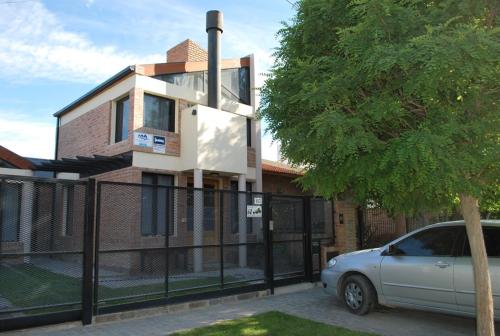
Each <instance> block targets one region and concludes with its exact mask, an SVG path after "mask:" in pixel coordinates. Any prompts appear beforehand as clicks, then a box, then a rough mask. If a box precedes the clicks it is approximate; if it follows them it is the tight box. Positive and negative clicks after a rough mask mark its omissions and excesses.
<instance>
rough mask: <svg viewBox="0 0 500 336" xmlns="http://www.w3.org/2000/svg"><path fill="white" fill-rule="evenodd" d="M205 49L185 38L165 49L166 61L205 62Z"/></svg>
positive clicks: (206, 56) (206, 58)
mask: <svg viewBox="0 0 500 336" xmlns="http://www.w3.org/2000/svg"><path fill="white" fill-rule="evenodd" d="M207 60H208V54H207V51H206V50H205V49H203V48H201V47H200V46H199V45H198V44H196V43H195V42H193V41H192V40H190V39H187V40H185V41H183V42H181V43H179V44H178V45H176V46H175V47H172V48H171V49H169V50H168V51H167V62H168V63H175V62H206V61H207Z"/></svg>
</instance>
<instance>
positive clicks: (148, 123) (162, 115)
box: [144, 94, 175, 132]
mask: <svg viewBox="0 0 500 336" xmlns="http://www.w3.org/2000/svg"><path fill="white" fill-rule="evenodd" d="M144 127H150V128H154V129H158V130H163V131H169V132H175V101H174V100H172V99H168V98H164V97H158V96H153V95H149V94H144Z"/></svg>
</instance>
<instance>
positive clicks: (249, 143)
mask: <svg viewBox="0 0 500 336" xmlns="http://www.w3.org/2000/svg"><path fill="white" fill-rule="evenodd" d="M247 147H252V119H250V118H247Z"/></svg>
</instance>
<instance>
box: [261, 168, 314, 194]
mask: <svg viewBox="0 0 500 336" xmlns="http://www.w3.org/2000/svg"><path fill="white" fill-rule="evenodd" d="M296 178H297V177H292V176H286V175H277V174H269V173H266V172H265V171H263V172H262V191H263V192H268V193H273V194H286V195H308V193H304V192H303V191H302V189H301V188H300V187H299V186H298V184H297V183H295V182H293V180H294V179H296Z"/></svg>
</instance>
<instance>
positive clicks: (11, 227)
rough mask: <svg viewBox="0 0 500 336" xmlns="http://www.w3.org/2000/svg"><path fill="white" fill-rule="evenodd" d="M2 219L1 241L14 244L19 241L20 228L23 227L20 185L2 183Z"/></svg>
mask: <svg viewBox="0 0 500 336" xmlns="http://www.w3.org/2000/svg"><path fill="white" fill-rule="evenodd" d="M0 187H1V191H2V203H1V204H0V206H1V207H2V209H1V210H2V217H0V220H1V223H0V224H1V225H0V226H1V227H2V231H1V232H0V233H1V237H0V238H1V239H0V240H1V241H3V242H14V241H18V240H19V227H20V225H21V195H22V185H21V184H19V183H8V182H7V183H5V182H4V183H2V184H1V185H0Z"/></svg>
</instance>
